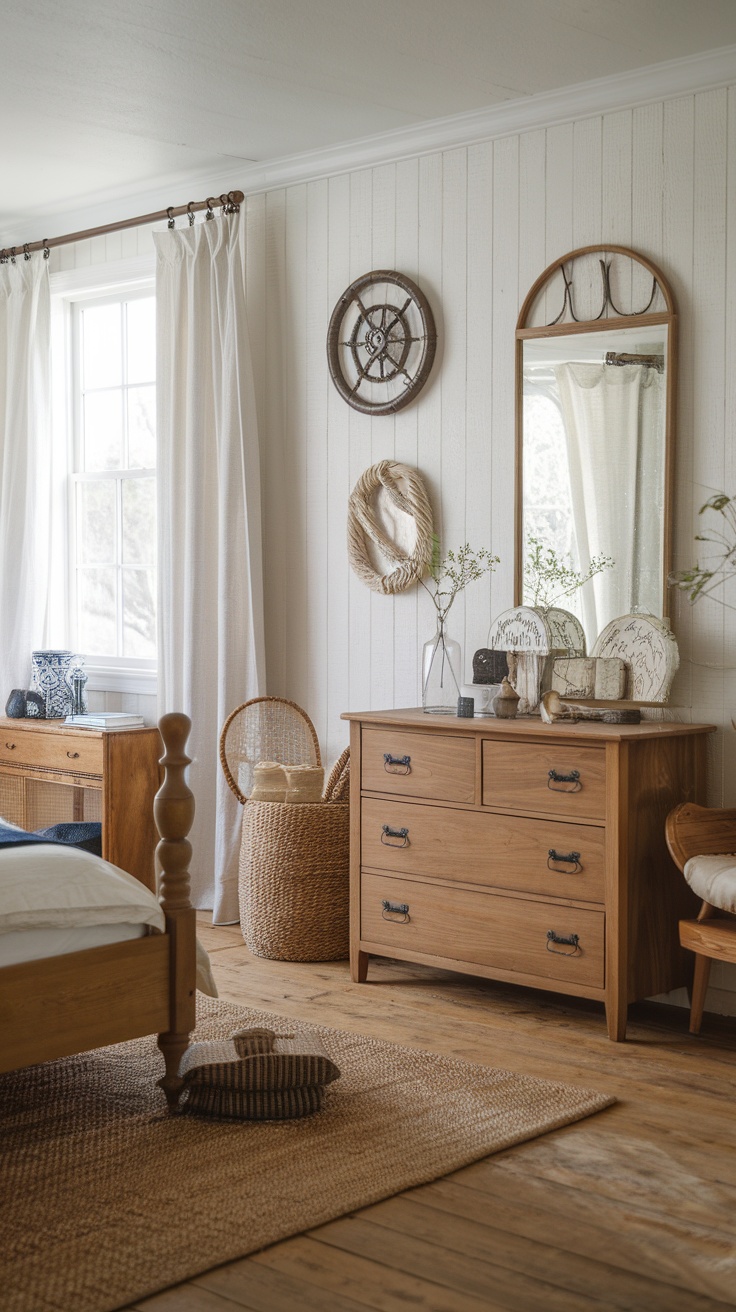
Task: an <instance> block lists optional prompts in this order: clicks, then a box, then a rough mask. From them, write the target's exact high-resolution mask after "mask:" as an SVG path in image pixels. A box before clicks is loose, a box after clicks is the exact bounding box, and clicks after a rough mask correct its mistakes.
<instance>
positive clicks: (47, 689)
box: [31, 651, 75, 720]
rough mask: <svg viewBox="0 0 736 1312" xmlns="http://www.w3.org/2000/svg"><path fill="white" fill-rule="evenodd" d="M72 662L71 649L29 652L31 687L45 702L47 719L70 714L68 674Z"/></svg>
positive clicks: (70, 691)
mask: <svg viewBox="0 0 736 1312" xmlns="http://www.w3.org/2000/svg"><path fill="white" fill-rule="evenodd" d="M74 664H75V656H74V652H72V651H34V652H31V687H32V689H33V691H34V692H38V693H40V694H41V696H42V697H43V698H44V700H45V702H46V719H47V720H60V719H63V717H64V716H65V715H71V712H72V700H73V698H72V688H71V683H70V675H71V671H72V666H73V665H74Z"/></svg>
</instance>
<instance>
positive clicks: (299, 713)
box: [220, 697, 322, 804]
mask: <svg viewBox="0 0 736 1312" xmlns="http://www.w3.org/2000/svg"><path fill="white" fill-rule="evenodd" d="M259 761H280V762H281V764H282V765H321V764H322V757H321V756H320V750H319V742H318V741H317V733H316V730H315V727H314V725H313V724H312V721H311V720H310V718H309V716H308V715H307V713H306V711H303V710H302V709H301V707H300V706H297V704H296V702H290V701H287V699H286V698H285V697H254V698H253V699H252V700H251V701H249V702H243V705H242V706H238V707H236V709H235V710H234V711H233V712H232V714H231V715H229V716H228V718H227V719H226V721H225V723H224V725H223V726H222V733H221V734H220V762H221V764H222V768H223V771H224V774H225V778H226V779H227V782H228V784H229V786H230V788H231V789H232V791H233V792H234V793H235V796H236V797H237V799H238V801H239V802H242V803H243V804H244V803H245V802H247V800H248V798H249V796H250V794H251V790H252V787H253V767H254V766H256V765H258V762H259Z"/></svg>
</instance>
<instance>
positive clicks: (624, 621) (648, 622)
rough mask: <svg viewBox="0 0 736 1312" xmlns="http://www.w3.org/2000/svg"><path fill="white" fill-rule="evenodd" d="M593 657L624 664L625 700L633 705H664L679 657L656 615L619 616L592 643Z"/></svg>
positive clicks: (667, 627)
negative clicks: (608, 657)
mask: <svg viewBox="0 0 736 1312" xmlns="http://www.w3.org/2000/svg"><path fill="white" fill-rule="evenodd" d="M593 655H594V656H619V657H620V658H621V660H623V661H625V662H626V666H627V680H626V697H627V698H628V700H629V701H634V702H666V701H667V698H668V697H669V695H670V688H671V687H672V680H673V679H674V677H675V673H676V671H677V668H678V666H679V664H680V654H679V652H678V649H677V643H676V641H675V638H674V636H673V634H672V633H671V632H670V628H669V625H668V624H667V623H666V621H665V620H661V619H658V618H657V616H656V615H621V616H620V617H619V619H616V620H611V623H610V624H607V625H606V627H605V629H604V630H603V632H602V633H601V634H599V636H598V637H597V639H596V643H595V646H594V648H593Z"/></svg>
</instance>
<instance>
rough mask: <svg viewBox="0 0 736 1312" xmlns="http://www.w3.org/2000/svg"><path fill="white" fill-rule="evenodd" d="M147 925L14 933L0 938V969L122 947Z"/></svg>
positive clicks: (142, 931) (99, 926) (27, 930)
mask: <svg viewBox="0 0 736 1312" xmlns="http://www.w3.org/2000/svg"><path fill="white" fill-rule="evenodd" d="M147 933H148V926H147V925H124V924H123V925H85V926H84V927H83V928H82V929H16V930H11V931H10V933H9V934H0V966H16V965H18V964H19V963H20V962H22V961H41V960H42V958H43V957H63V956H66V954H67V952H83V951H84V949H85V948H101V947H104V946H105V945H106V944H107V943H124V942H125V941H126V940H127V939H131V938H143V935H144V934H147Z"/></svg>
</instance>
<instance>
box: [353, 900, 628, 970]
mask: <svg viewBox="0 0 736 1312" xmlns="http://www.w3.org/2000/svg"><path fill="white" fill-rule="evenodd" d="M384 902H385V903H388V907H384ZM394 908H400V909H398V910H396V909H394ZM403 908H406V909H405V910H404V909H403ZM604 920H605V917H604V914H603V912H602V911H590V910H580V909H579V908H578V907H560V906H555V905H554V904H553V903H545V902H524V901H523V900H522V899H520V898H510V897H503V896H501V895H499V894H494V893H482V892H478V893H476V892H471V891H468V890H466V889H461V888H452V887H444V886H441V885H437V884H422V883H419V882H418V881H413V880H408V879H399V878H396V877H395V876H394V877H390V876H387V875H368V874H364V875H363V876H362V877H361V899H360V937H361V939H362V941H363V942H365V943H367V944H372V943H374V944H376V945H377V946H379V945H380V946H381V947H387V948H391V949H392V951H393V952H395V954H396V956H397V957H401V955H402V952H405V951H409V952H421V953H426V954H427V956H435V957H445V958H451V959H453V960H456V961H463V962H468V963H470V964H473V965H479V966H488V967H493V968H495V969H496V970H499V971H503V972H518V973H519V974H520V975H534V976H537V977H538V978H541V979H556V980H560V981H564V982H567V983H574V984H578V985H583V986H587V987H590V988H602V987H603V984H604V947H603V945H604ZM549 931H552V932H553V933H554V934H555V935H556V936H557V937H558V938H569V937H571V936H572V935H575V934H577V935H578V944H577V947H576V946H574V945H573V944H565V943H554V942H550V940H549V939H548V933H549ZM550 949H551V950H550ZM567 954H570V955H567Z"/></svg>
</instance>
